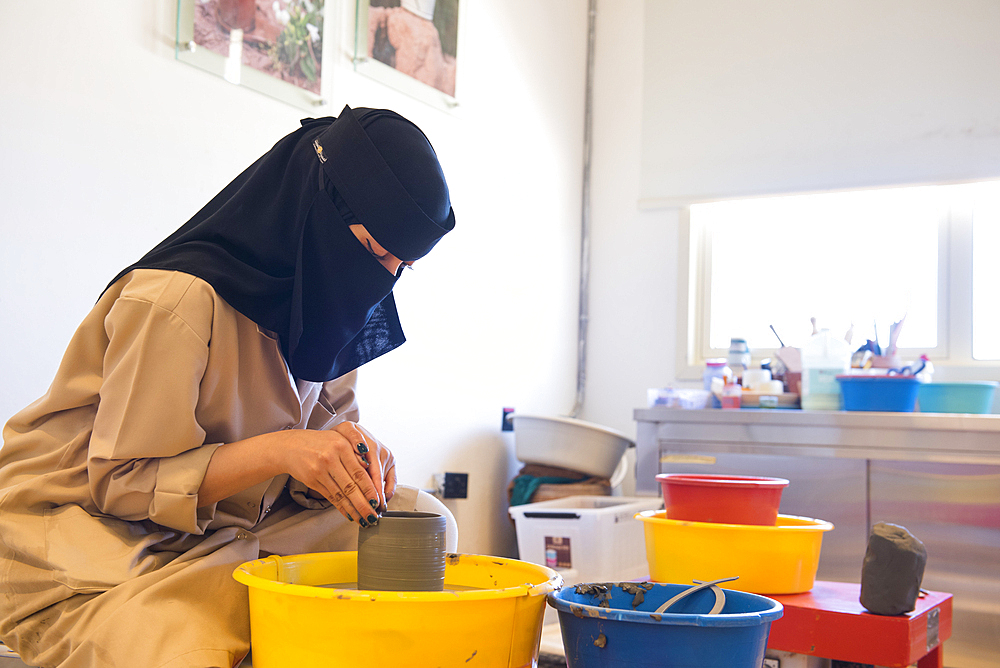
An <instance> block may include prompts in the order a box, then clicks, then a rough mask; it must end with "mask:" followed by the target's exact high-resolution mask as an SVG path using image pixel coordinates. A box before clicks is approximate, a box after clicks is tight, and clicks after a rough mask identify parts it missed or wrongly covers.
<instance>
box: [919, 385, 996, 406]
mask: <svg viewBox="0 0 1000 668" xmlns="http://www.w3.org/2000/svg"><path fill="white" fill-rule="evenodd" d="M998 384H1000V383H997V382H996V381H992V380H986V381H974V382H969V383H924V384H922V385H921V386H920V390H919V391H918V392H917V401H918V403H919V404H920V412H921V413H989V412H991V411H992V410H993V394H994V392H996V389H997V385H998Z"/></svg>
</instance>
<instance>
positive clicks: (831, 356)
mask: <svg viewBox="0 0 1000 668" xmlns="http://www.w3.org/2000/svg"><path fill="white" fill-rule="evenodd" d="M850 368H851V346H850V345H849V344H848V343H847V342H846V341H844V340H843V339H841V338H839V337H837V336H835V335H834V334H833V333H831V332H830V330H828V329H823V330H820V331H819V332H817V333H816V334H813V335H812V336H811V337H810V338H809V340H808V341H806V344H805V345H804V346H802V398H801V401H802V409H803V410H807V411H815V410H820V411H836V410H840V408H841V396H840V383H838V382H837V376H838V375H839V374H843V373H847V372H848V371H849V370H850Z"/></svg>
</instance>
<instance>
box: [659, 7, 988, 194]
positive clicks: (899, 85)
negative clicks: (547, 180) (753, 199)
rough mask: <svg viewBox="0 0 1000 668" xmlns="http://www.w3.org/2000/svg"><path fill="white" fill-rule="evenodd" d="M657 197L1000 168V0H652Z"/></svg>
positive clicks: (936, 177) (821, 186)
mask: <svg viewBox="0 0 1000 668" xmlns="http://www.w3.org/2000/svg"><path fill="white" fill-rule="evenodd" d="M644 4H645V35H646V40H645V53H644V62H645V77H644V99H643V108H644V118H643V138H644V141H643V154H642V164H643V169H642V191H643V196H644V197H645V198H649V199H650V200H652V201H658V202H663V201H667V202H669V201H671V200H673V201H682V202H683V201H685V200H687V199H691V198H713V197H720V196H722V197H732V196H745V195H757V194H774V193H780V192H802V191H811V190H828V189H843V188H859V187H871V186H885V185H897V184H915V183H937V182H947V181H961V180H972V179H981V178H993V177H995V176H996V175H997V174H998V173H1000V68H998V67H997V66H996V63H997V62H1000V42H998V41H997V39H996V28H997V26H998V25H1000V4H998V3H997V2H995V0H961V1H960V2H955V1H953V0H881V1H880V2H869V1H868V0H818V1H816V0H814V1H813V2H799V1H798V0H767V1H766V2H736V1H734V0H701V1H700V2H696V3H695V2H687V1H686V0H647V2H646V3H644Z"/></svg>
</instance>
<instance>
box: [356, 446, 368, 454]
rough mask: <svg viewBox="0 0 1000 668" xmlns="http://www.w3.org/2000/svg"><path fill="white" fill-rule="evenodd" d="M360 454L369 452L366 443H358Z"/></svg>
mask: <svg viewBox="0 0 1000 668" xmlns="http://www.w3.org/2000/svg"><path fill="white" fill-rule="evenodd" d="M358 452H360V453H361V454H365V453H366V452H368V446H367V445H365V444H364V443H358Z"/></svg>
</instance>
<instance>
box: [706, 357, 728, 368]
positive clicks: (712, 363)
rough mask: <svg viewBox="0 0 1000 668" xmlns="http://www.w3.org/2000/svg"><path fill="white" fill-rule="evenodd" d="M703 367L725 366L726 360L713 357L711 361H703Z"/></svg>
mask: <svg viewBox="0 0 1000 668" xmlns="http://www.w3.org/2000/svg"><path fill="white" fill-rule="evenodd" d="M705 366H726V358H725V357H714V358H712V359H708V360H705Z"/></svg>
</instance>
